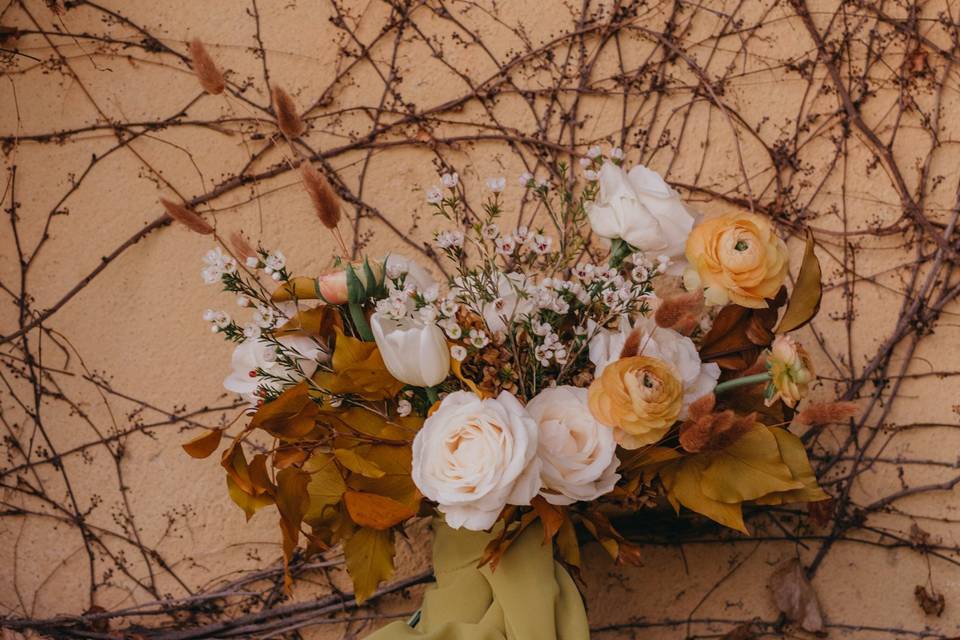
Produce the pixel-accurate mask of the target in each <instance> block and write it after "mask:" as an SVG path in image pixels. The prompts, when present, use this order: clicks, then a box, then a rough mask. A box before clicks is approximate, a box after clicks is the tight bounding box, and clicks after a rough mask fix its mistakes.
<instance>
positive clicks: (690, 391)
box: [587, 318, 720, 420]
mask: <svg viewBox="0 0 960 640" xmlns="http://www.w3.org/2000/svg"><path fill="white" fill-rule="evenodd" d="M635 328H636V329H639V330H640V352H639V355H642V356H649V357H651V358H657V359H658V360H663V361H664V362H666V363H667V364H669V365H671V366H672V367H673V369H674V371H675V373H676V375H677V379H678V380H679V381H680V383H681V384H682V385H683V406H682V409H681V410H680V419H681V420H683V419H685V418H686V417H687V408H688V407H689V406H690V403H692V402H693V401H694V400H696V399H698V398H702V397H703V396H705V395H707V394H708V393H710V392H711V391H713V388H714V387H715V386H717V380H718V379H719V378H720V367H719V366H718V365H717V364H716V363H715V362H708V363H704V362H701V361H700V354H699V353H698V352H697V346H696V345H695V344H693V340H691V339H690V338H688V337H687V336H685V335H683V334H681V333H678V332H676V331H674V330H673V329H664V328H663V327H658V326H657V324H656V322H654V321H653V319H652V318H643V319H642V320H640V321H639V322H637V324H636V325H635ZM587 329H588V335H592V336H594V337H593V338H591V339H590V345H589V349H590V362H592V363H593V364H594V365H596V371H595V373H594V377H595V378H599V377H600V374H601V373H602V372H603V369H604V367H606V366H607V365H608V364H610V363H611V362H613V361H614V360H617V359H619V358H620V352H621V351H622V350H623V345H624V343H625V342H626V340H627V336H628V335H629V334H630V331H631V329H630V323H629V321H628V320H626V318H621V320H620V326H619V327H618V330H617V331H610V330H608V329H600V330H599V331H597V327H596V325H595V324H593V321H592V320H591V321H590V322H589V323H588V325H587Z"/></svg>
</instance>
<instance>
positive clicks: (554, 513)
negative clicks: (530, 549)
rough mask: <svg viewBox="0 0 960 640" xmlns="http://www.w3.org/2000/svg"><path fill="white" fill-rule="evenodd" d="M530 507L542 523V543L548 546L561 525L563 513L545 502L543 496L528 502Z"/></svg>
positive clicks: (558, 508)
mask: <svg viewBox="0 0 960 640" xmlns="http://www.w3.org/2000/svg"><path fill="white" fill-rule="evenodd" d="M530 506H532V507H533V510H534V511H536V512H537V515H538V516H539V517H540V522H542V523H543V543H544V544H549V543H550V541H551V540H552V539H553V536H555V535H557V532H558V531H559V530H560V527H561V526H562V525H563V521H564V512H563V510H562V509H561V508H560V507H558V506H555V505H552V504H550V503H549V502H547V501H546V500H545V499H544V498H543V496H536V497H535V498H534V499H533V500H531V501H530Z"/></svg>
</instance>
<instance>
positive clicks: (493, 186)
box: [487, 176, 507, 193]
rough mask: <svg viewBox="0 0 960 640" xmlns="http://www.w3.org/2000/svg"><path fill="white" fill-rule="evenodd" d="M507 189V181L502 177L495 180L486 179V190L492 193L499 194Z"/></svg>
mask: <svg viewBox="0 0 960 640" xmlns="http://www.w3.org/2000/svg"><path fill="white" fill-rule="evenodd" d="M506 188H507V179H506V178H504V177H503V176H497V177H496V178H487V189H490V191H493V192H494V193H501V192H502V191H503V190H504V189H506Z"/></svg>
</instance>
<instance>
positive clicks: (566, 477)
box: [527, 386, 620, 504]
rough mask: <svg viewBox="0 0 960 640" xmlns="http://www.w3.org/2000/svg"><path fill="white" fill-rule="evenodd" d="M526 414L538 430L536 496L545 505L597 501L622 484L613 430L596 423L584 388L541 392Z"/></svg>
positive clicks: (549, 389)
mask: <svg viewBox="0 0 960 640" xmlns="http://www.w3.org/2000/svg"><path fill="white" fill-rule="evenodd" d="M527 412H528V413H529V414H530V415H531V417H533V419H534V420H536V421H537V425H538V427H539V429H540V434H539V445H538V448H537V457H539V458H540V462H541V464H542V465H543V467H542V469H541V470H540V477H541V478H542V480H543V489H541V491H540V495H542V496H543V497H544V499H545V500H546V501H547V502H549V503H551V504H572V503H574V502H576V501H578V500H583V501H588V500H595V499H596V498H599V497H600V496H602V495H605V494H607V493H610V492H611V491H612V490H613V487H614V485H615V484H617V480H619V479H620V475H619V474H618V473H617V467H618V466H619V465H620V461H619V460H617V456H616V452H617V443H616V441H615V440H614V437H613V429H611V428H610V427H607V426H605V425H602V424H600V423H599V422H597V420H596V419H595V418H594V417H593V414H592V413H590V407H589V406H588V405H587V390H586V389H580V388H577V387H569V386H561V387H552V388H548V389H544V390H543V391H541V392H540V393H539V394H537V396H536V397H535V398H534V399H533V400H531V401H530V402H528V403H527Z"/></svg>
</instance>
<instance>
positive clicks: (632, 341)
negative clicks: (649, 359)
mask: <svg viewBox="0 0 960 640" xmlns="http://www.w3.org/2000/svg"><path fill="white" fill-rule="evenodd" d="M642 335H643V334H641V333H640V330H639V329H634V330H633V331H631V332H630V333H629V334H628V335H627V339H626V340H625V341H624V342H623V349H621V350H620V357H621V358H632V357H633V356H635V355H637V354H639V353H640V337H641V336H642Z"/></svg>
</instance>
